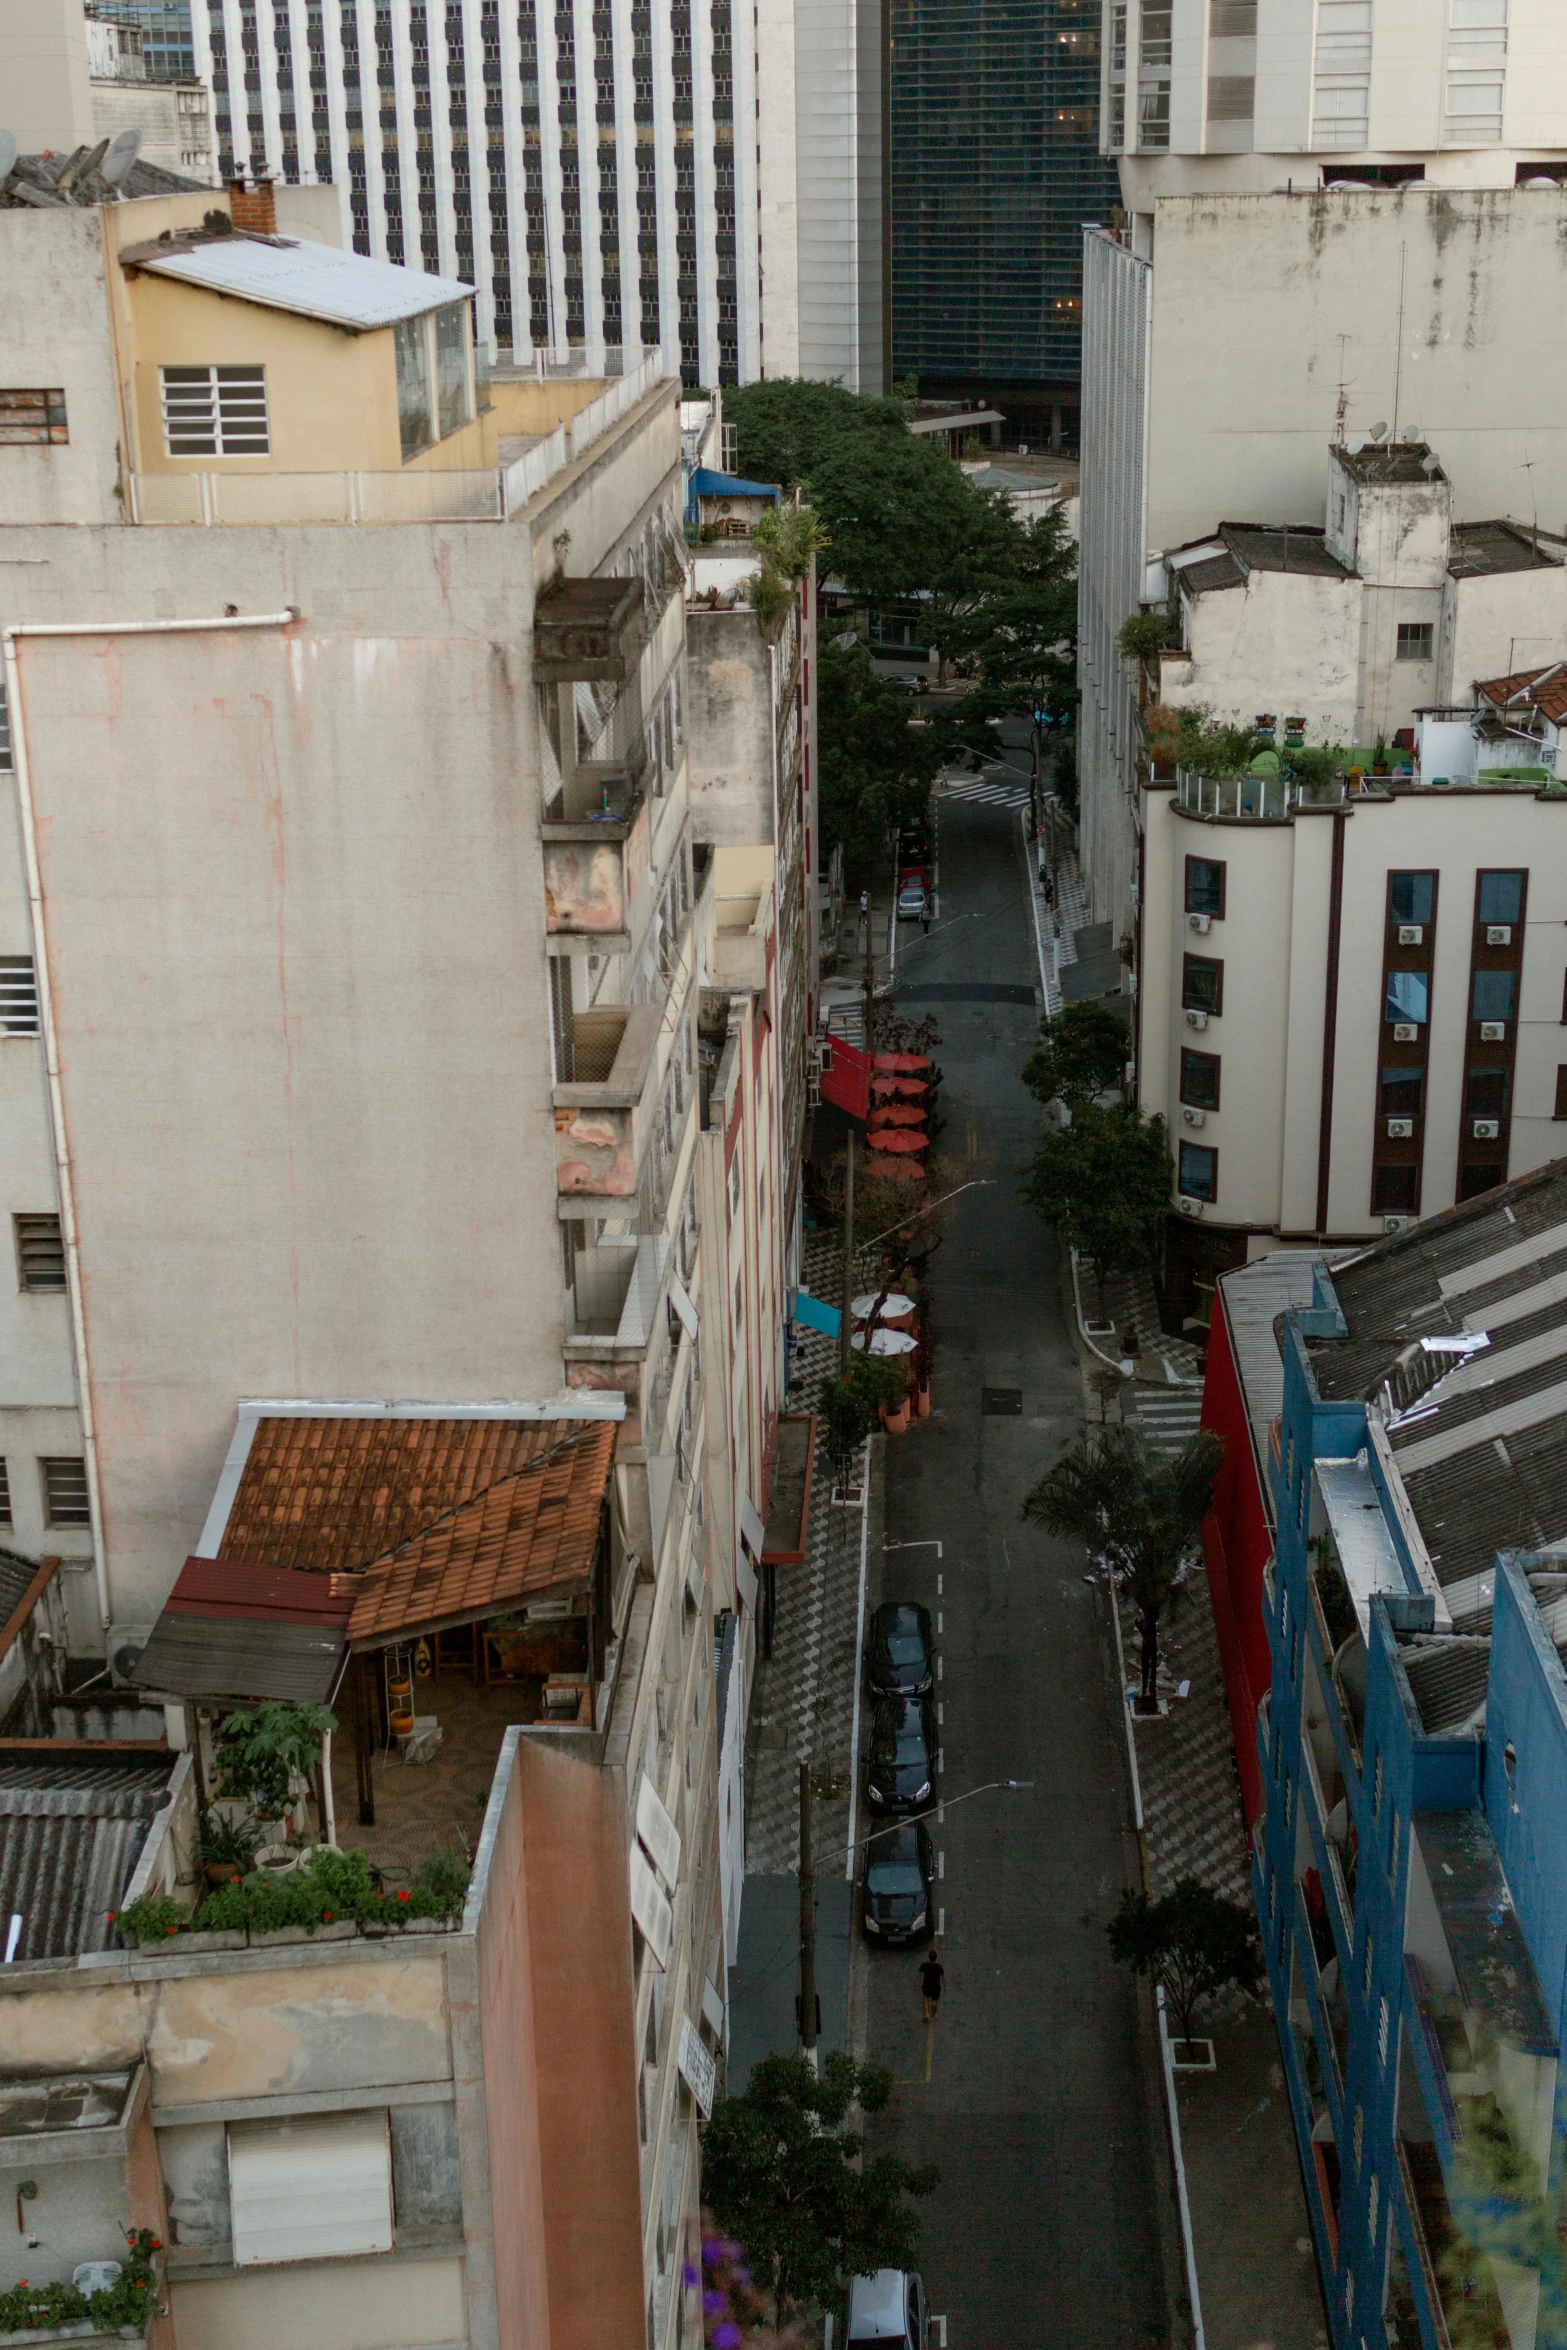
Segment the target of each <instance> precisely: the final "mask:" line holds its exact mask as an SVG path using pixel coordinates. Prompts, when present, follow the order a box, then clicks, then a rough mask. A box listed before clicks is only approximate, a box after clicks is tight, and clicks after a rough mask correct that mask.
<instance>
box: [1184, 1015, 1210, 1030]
mask: <svg viewBox="0 0 1567 2350" xmlns="http://www.w3.org/2000/svg"><path fill="white" fill-rule="evenodd" d="M1186 1025H1187V1027H1188V1028H1206V1027H1207V1025H1208V1015H1207V1013H1206V1012H1188V1013H1187V1015H1186Z"/></svg>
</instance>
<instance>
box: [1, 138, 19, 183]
mask: <svg viewBox="0 0 1567 2350" xmlns="http://www.w3.org/2000/svg"><path fill="white" fill-rule="evenodd" d="M15 162H16V133H15V131H0V184H3V183H4V182H5V181H6V180H8V179H9V178H10V176H11V168H12V166H13V164H14V163H15Z"/></svg>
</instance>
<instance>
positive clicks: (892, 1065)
mask: <svg viewBox="0 0 1567 2350" xmlns="http://www.w3.org/2000/svg"><path fill="white" fill-rule="evenodd" d="M871 1067H872V1068H873V1069H883V1070H886V1071H887V1072H888V1073H889V1074H891V1075H892V1076H895V1077H907V1076H908V1075H909V1073H910V1072H911V1071H912V1070H915V1069H928V1068H929V1067H930V1062H929V1061H928V1060H927V1059H926V1057H925V1055H924V1054H923V1053H877V1054H876V1055H875V1057H874V1058H873V1060H872V1062H871Z"/></svg>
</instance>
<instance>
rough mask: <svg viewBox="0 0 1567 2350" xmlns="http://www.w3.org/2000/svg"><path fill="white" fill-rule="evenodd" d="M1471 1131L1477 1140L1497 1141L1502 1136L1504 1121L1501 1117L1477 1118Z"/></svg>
mask: <svg viewBox="0 0 1567 2350" xmlns="http://www.w3.org/2000/svg"><path fill="white" fill-rule="evenodd" d="M1470 1131H1471V1132H1472V1134H1473V1135H1474V1138H1475V1140H1476V1142H1495V1141H1497V1140H1498V1139H1499V1138H1500V1135H1501V1131H1502V1121H1501V1120H1500V1118H1477V1119H1476V1120H1475V1122H1474V1125H1473V1127H1472V1128H1471V1129H1470Z"/></svg>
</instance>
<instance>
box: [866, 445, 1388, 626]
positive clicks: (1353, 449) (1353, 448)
mask: <svg viewBox="0 0 1567 2350" xmlns="http://www.w3.org/2000/svg"><path fill="white" fill-rule="evenodd" d="M1365 445H1366V444H1365V442H1364V441H1363V440H1361V439H1359V437H1358V436H1357V437H1356V439H1354V440H1352V441H1351V442H1350V443H1349V453H1350V455H1351V456H1352V457H1358V456H1359V455H1360V452H1361V450H1362V449H1363V448H1364V447H1365ZM855 641H856V643H858V641H859V640H858V638H856V640H855Z"/></svg>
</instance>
